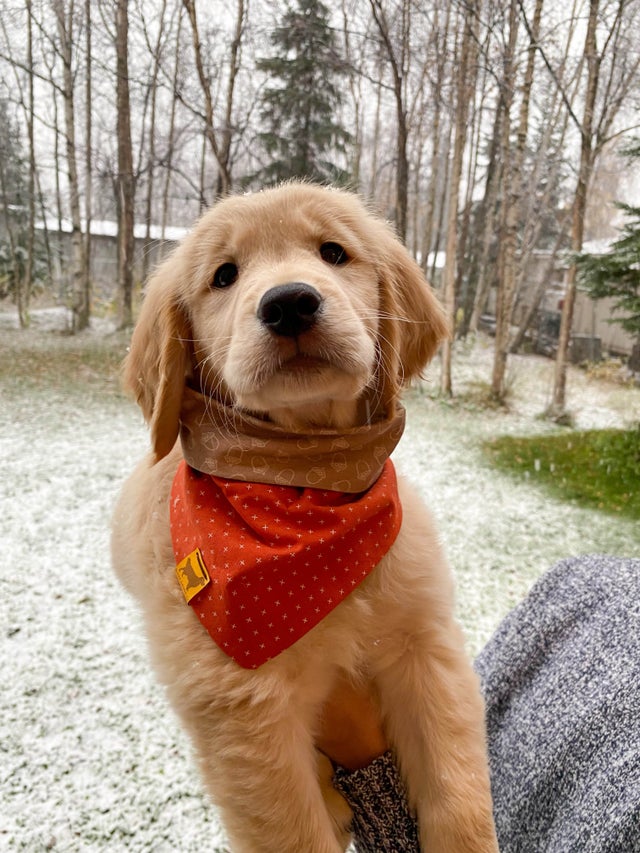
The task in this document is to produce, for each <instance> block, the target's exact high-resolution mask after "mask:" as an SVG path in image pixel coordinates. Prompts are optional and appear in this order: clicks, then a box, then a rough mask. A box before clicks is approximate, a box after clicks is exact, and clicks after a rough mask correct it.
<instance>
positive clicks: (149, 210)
mask: <svg viewBox="0 0 640 853" xmlns="http://www.w3.org/2000/svg"><path fill="white" fill-rule="evenodd" d="M166 8H167V0H162V6H161V8H160V14H159V21H160V23H159V26H158V38H157V40H156V44H155V49H154V51H153V73H152V75H151V82H150V84H149V85H150V87H151V116H150V119H149V163H148V166H147V195H146V199H145V210H144V227H145V233H144V250H143V252H142V281H146V279H147V274H148V271H149V256H150V254H151V244H152V239H151V218H152V216H153V184H154V176H155V168H156V101H157V95H158V74H159V71H160V59H161V54H162V36H163V34H164V16H165V11H166Z"/></svg>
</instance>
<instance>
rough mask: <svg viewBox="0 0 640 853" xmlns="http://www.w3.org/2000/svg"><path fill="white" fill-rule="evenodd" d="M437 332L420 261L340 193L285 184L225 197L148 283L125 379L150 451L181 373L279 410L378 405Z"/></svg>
mask: <svg viewBox="0 0 640 853" xmlns="http://www.w3.org/2000/svg"><path fill="white" fill-rule="evenodd" d="M446 333H447V324H446V322H445V320H444V318H443V315H442V312H441V309H440V307H439V305H438V303H437V301H436V300H435V298H434V296H433V294H432V293H431V290H430V288H429V287H428V285H427V283H426V282H425V281H424V278H423V276H422V273H421V271H420V269H419V268H418V267H417V265H416V264H415V262H414V261H413V260H412V259H411V258H410V257H409V255H408V254H407V252H406V251H405V249H404V248H403V247H402V246H401V245H400V243H399V242H398V241H397V240H396V239H395V237H394V236H393V234H392V233H391V231H390V230H389V228H388V227H387V226H386V225H385V224H384V223H383V222H381V221H380V220H379V219H377V218H376V217H374V216H372V215H371V214H370V213H369V212H368V211H367V210H366V208H365V207H364V205H363V204H362V203H361V202H360V201H359V200H358V199H357V198H356V197H355V196H353V195H351V194H349V193H345V192H341V191H337V190H329V189H323V188H320V187H317V186H310V185H307V184H289V185H285V186H283V187H280V188H277V189H273V190H266V191H264V192H261V193H257V194H255V195H249V196H237V197H231V198H228V199H225V200H224V201H222V202H220V203H219V204H217V205H216V206H215V207H214V208H212V210H211V211H209V213H207V214H205V216H204V217H203V218H202V219H201V220H200V221H199V223H198V224H197V225H196V227H195V229H194V231H193V232H192V233H191V234H190V235H189V237H188V238H187V239H186V240H185V241H184V242H183V243H182V244H181V246H180V247H179V248H178V249H177V250H176V252H175V253H174V254H173V256H172V257H171V258H170V259H169V260H168V261H167V262H166V263H165V264H164V265H163V266H162V267H160V269H159V270H158V272H157V273H156V274H155V276H154V277H153V279H152V280H151V281H150V283H149V287H148V291H147V295H146V298H145V302H144V304H143V308H142V312H141V316H140V320H139V322H138V326H137V327H136V330H135V332H134V336H133V340H132V345H131V351H130V355H129V358H128V361H127V364H126V373H125V379H126V381H127V383H128V385H129V386H130V387H131V388H132V389H133V390H134V391H135V393H136V396H137V398H138V401H139V403H140V405H141V406H142V408H143V411H144V413H145V416H146V417H147V418H148V419H149V420H150V421H151V425H152V438H153V442H154V446H155V449H156V455H157V456H158V457H161V456H162V455H164V454H165V453H167V452H168V450H169V449H171V446H172V444H173V442H174V441H175V438H176V436H177V432H178V423H179V414H180V404H181V398H182V391H183V388H184V384H185V382H190V383H191V384H195V385H196V386H197V387H198V389H199V390H201V391H202V392H203V393H205V394H215V395H216V396H218V397H220V398H222V399H224V400H226V401H228V402H230V403H232V404H235V405H238V406H240V407H242V408H243V409H248V410H250V411H253V412H261V413H265V414H266V415H267V416H268V417H270V418H271V419H273V420H275V421H276V422H278V423H282V424H284V425H286V426H289V427H291V428H293V429H295V428H296V426H303V425H305V426H308V425H309V424H315V425H317V426H348V425H355V423H357V422H359V421H362V417H363V415H362V412H363V411H365V409H364V408H363V406H362V402H363V400H365V399H366V403H367V405H366V416H367V417H369V416H371V414H372V412H373V414H374V415H375V413H376V412H378V411H380V410H388V408H389V407H390V406H391V405H392V404H393V403H394V401H395V398H396V396H397V393H398V390H399V388H400V386H401V385H402V383H403V381H405V380H407V379H410V378H411V377H412V376H414V375H416V374H417V373H419V371H420V370H421V369H422V368H423V367H424V365H425V363H426V362H427V361H428V359H429V358H430V356H431V355H432V354H433V353H434V352H435V349H436V348H437V346H438V343H439V342H440V340H441V339H442V338H443V337H444V336H445V334H446Z"/></svg>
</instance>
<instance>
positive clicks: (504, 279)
mask: <svg viewBox="0 0 640 853" xmlns="http://www.w3.org/2000/svg"><path fill="white" fill-rule="evenodd" d="M541 11H542V0H537V2H536V21H537V26H538V27H539V23H540V12H541ZM517 33H518V18H517V9H516V0H511V3H510V7H509V44H508V48H507V55H506V56H505V63H504V68H505V79H504V89H503V91H504V95H503V97H504V99H505V106H504V124H503V133H502V139H503V143H502V155H501V156H502V162H503V164H504V170H503V179H502V181H503V190H502V211H501V214H502V215H501V221H502V228H501V240H500V262H499V272H500V276H499V281H498V309H497V312H496V338H495V349H494V359H493V371H492V375H491V395H492V397H493V398H494V399H496V400H499V401H502V400H503V399H504V396H505V393H506V389H505V376H506V371H507V359H508V355H509V338H510V329H511V314H512V309H513V299H514V296H515V287H516V252H517V243H518V218H519V213H520V198H521V190H522V172H523V166H524V155H525V147H526V142H527V134H528V130H529V99H530V93H531V84H532V82H533V67H534V59H535V42H532V44H531V45H530V48H529V57H528V61H527V69H526V72H525V77H524V83H523V92H522V102H521V106H520V120H519V123H518V133H517V141H516V149H515V151H514V152H513V154H512V153H511V151H510V135H511V118H510V115H511V106H512V103H513V95H514V90H515V83H516V69H515V50H516V40H517Z"/></svg>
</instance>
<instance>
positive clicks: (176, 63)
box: [158, 6, 182, 260]
mask: <svg viewBox="0 0 640 853" xmlns="http://www.w3.org/2000/svg"><path fill="white" fill-rule="evenodd" d="M181 35H182V7H181V6H180V7H179V8H178V27H177V32H176V52H175V54H174V59H173V75H172V84H173V85H172V93H173V97H172V98H171V114H170V118H169V138H168V140H167V145H168V149H167V156H166V162H165V179H164V189H163V193H162V227H161V230H160V240H161V243H160V249H159V251H158V259H159V260H161V259H162V256H163V255H164V251H165V246H164V241H165V239H166V238H165V234H166V230H167V221H168V216H169V187H170V185H171V170H172V167H173V148H174V144H175V132H176V103H177V100H178V99H177V97H176V91H177V88H178V72H179V68H180V36H181Z"/></svg>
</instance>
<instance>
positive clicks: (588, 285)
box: [577, 142, 640, 343]
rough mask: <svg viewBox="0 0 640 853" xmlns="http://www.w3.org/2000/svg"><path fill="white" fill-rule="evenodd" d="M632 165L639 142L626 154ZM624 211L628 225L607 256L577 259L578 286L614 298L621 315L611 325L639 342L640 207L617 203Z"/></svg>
mask: <svg viewBox="0 0 640 853" xmlns="http://www.w3.org/2000/svg"><path fill="white" fill-rule="evenodd" d="M626 153H627V155H628V156H629V158H630V160H631V161H632V162H640V142H636V143H635V144H634V145H632V146H630V147H629V148H628V149H627V151H626ZM617 207H619V208H620V210H622V211H624V214H625V216H626V220H627V221H626V222H625V223H624V225H623V227H622V229H621V235H620V237H619V238H618V239H617V240H615V241H614V242H613V243H612V244H611V248H610V250H609V251H608V252H607V253H606V254H604V255H594V254H586V253H583V254H581V255H579V256H578V258H577V266H578V280H579V283H580V284H581V285H582V286H583V287H584V288H585V289H586V290H587V291H588V293H589V295H590V296H591V298H592V299H602V298H603V297H607V296H608V297H611V298H612V299H613V304H614V311H615V312H619V314H618V316H616V317H612V318H611V322H614V323H619V324H620V325H621V326H622V328H623V329H625V330H626V331H627V332H629V333H630V334H632V335H635V337H636V340H637V341H638V343H640V207H638V206H633V205H629V204H618V205H617Z"/></svg>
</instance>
